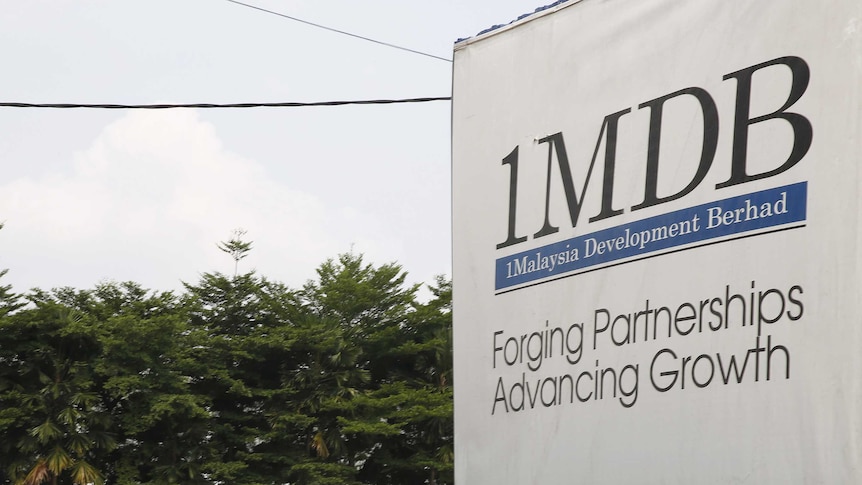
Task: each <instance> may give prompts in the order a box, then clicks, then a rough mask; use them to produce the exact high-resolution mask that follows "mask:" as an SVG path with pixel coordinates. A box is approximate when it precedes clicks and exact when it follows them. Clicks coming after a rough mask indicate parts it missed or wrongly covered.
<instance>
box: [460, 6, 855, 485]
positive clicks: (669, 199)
mask: <svg viewBox="0 0 862 485" xmlns="http://www.w3.org/2000/svg"><path fill="white" fill-rule="evenodd" d="M860 162H862V2H859V1H858V0H832V1H830V2H827V3H824V2H815V1H811V0H740V1H735V2H728V1H724V0H700V1H696V2H694V1H690V2H680V1H678V0H648V1H644V0H582V1H579V2H576V1H569V2H565V3H560V4H558V5H556V6H554V7H552V8H550V9H547V10H545V11H543V12H540V13H537V14H535V15H532V16H530V17H528V18H526V19H524V20H521V21H519V22H516V23H513V24H511V25H509V26H506V27H503V28H499V29H497V30H495V31H492V32H490V33H486V34H483V35H480V36H478V37H476V38H473V39H469V40H466V41H461V42H459V43H458V44H456V47H455V67H454V80H453V208H454V210H453V218H454V222H453V232H454V248H453V249H454V251H453V255H454V269H453V278H454V332H455V427H456V429H455V450H456V454H455V456H456V481H457V483H460V484H462V485H476V484H495V485H497V484H519V485H521V484H540V483H541V484H571V483H585V484H627V483H636V484H668V483H678V484H697V483H703V484H716V483H750V484H788V483H824V484H839V483H841V484H843V483H862V311H860V299H862V298H860V296H862V279H860V278H862V259H860V256H862V252H860V244H862V224H860V202H862V197H860V184H862V177H860V168H859V167H860Z"/></svg>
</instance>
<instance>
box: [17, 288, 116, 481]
mask: <svg viewBox="0 0 862 485" xmlns="http://www.w3.org/2000/svg"><path fill="white" fill-rule="evenodd" d="M31 302H32V303H33V304H34V308H31V309H27V310H24V311H20V312H17V313H15V314H13V315H11V316H8V317H6V318H3V319H2V320H0V349H2V350H0V363H2V365H0V382H2V385H0V433H2V435H3V438H4V439H3V440H2V444H0V455H2V457H0V463H2V464H3V465H4V469H5V470H6V474H7V477H8V479H10V480H12V481H13V482H14V483H16V484H21V485H37V484H42V483H50V484H54V485H56V484H59V483H74V484H81V485H83V484H91V483H92V484H101V483H103V481H104V479H103V477H104V474H103V473H102V472H101V471H100V470H99V469H98V465H99V464H100V463H102V462H103V460H104V458H105V456H106V454H107V453H108V452H110V451H111V450H112V449H113V448H114V446H115V441H114V439H113V437H112V436H111V434H110V433H109V430H110V429H111V424H112V422H111V416H110V414H109V413H108V412H107V411H106V408H105V405H104V403H103V402H102V401H101V399H100V397H99V395H98V393H97V392H96V390H95V389H94V387H95V382H94V376H93V364H94V359H95V357H96V356H97V355H98V354H99V349H98V347H99V343H98V339H97V337H96V335H95V332H94V330H93V328H92V327H91V326H90V325H89V324H88V322H87V321H86V317H85V315H82V314H81V313H79V312H77V311H75V310H74V309H73V308H70V307H69V306H67V305H64V304H63V303H61V302H59V301H57V300H56V298H54V296H53V295H47V294H43V293H37V294H36V295H35V297H34V298H32V299H31Z"/></svg>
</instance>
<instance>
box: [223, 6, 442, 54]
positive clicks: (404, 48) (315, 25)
mask: <svg viewBox="0 0 862 485" xmlns="http://www.w3.org/2000/svg"><path fill="white" fill-rule="evenodd" d="M226 1H228V2H230V3H235V4H237V5H242V6H244V7H248V8H253V9H255V10H260V11H261V12H266V13H269V14H272V15H277V16H279V17H283V18H286V19H289V20H293V21H295V22H300V23H303V24H306V25H310V26H312V27H317V28H318V29H323V30H328V31H330V32H335V33H337V34H342V35H347V36H350V37H354V38H357V39H361V40H365V41H368V42H373V43H375V44H380V45H383V46H386V47H392V48H393V49H400V50H402V51H407V52H411V53H413V54H419V55H422V56H426V57H433V58H434V59H439V60H441V61H446V62H452V59H447V58H445V57H440V56H435V55H434V54H429V53H427V52H422V51H417V50H415V49H409V48H407V47H402V46H400V45H395V44H390V43H388V42H383V41H380V40H375V39H372V38H369V37H363V36H361V35H357V34H351V33H350V32H345V31H343V30H338V29H334V28H332V27H327V26H325V25H320V24H316V23H314V22H309V21H307V20H302V19H300V18H296V17H291V16H290V15H286V14H283V13H279V12H275V11H272V10H267V9H265V8H261V7H257V6H255V5H250V4H248V3H242V2H239V1H237V0H226Z"/></svg>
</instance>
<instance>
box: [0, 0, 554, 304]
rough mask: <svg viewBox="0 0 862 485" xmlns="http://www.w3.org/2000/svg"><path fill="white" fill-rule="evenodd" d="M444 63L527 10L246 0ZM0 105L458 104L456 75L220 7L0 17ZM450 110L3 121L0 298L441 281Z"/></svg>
mask: <svg viewBox="0 0 862 485" xmlns="http://www.w3.org/2000/svg"><path fill="white" fill-rule="evenodd" d="M245 3H250V4H253V5H256V6H259V7H261V8H265V9H269V10H273V11H277V12H280V13H283V14H286V15H290V16H294V17H298V18H301V19H304V20H307V21H310V22H314V23H318V24H324V25H327V26H330V27H333V28H336V29H339V30H344V31H349V32H352V33H355V34H358V35H363V36H367V37H372V38H375V39H378V40H381V41H384V42H389V43H393V44H398V45H403V46H405V47H408V48H411V49H415V50H419V51H423V52H428V53H431V54H434V55H437V56H441V57H446V58H451V57H452V48H453V44H454V41H455V40H456V39H458V38H464V37H471V36H474V35H475V34H477V33H478V32H479V31H481V30H483V29H485V28H487V27H490V26H492V25H494V24H501V23H508V22H509V21H511V20H513V19H515V18H517V17H518V16H519V15H521V14H523V13H527V12H532V11H533V10H534V9H535V8H536V7H539V6H540V5H543V3H542V2H536V1H533V0H471V1H469V2H466V1H455V0H437V1H435V2H404V1H395V0H388V1H379V0H366V1H363V2H356V1H352V0H351V1H347V0H332V1H328V2H320V1H308V0H306V1H292V0H247V1H246V2H245ZM0 59H2V66H3V69H2V72H3V74H2V76H0V101H3V102H30V103H122V104H139V103H204V102H206V103H232V102H288V101H296V102H311V101H326V100H352V99H399V98H413V97H431V96H449V95H450V92H451V68H452V64H451V63H448V62H444V61H441V60H438V59H433V58H429V57H425V56H420V55H417V54H412V53H408V52H404V51H400V50H395V49H392V48H388V47H384V46H381V45H377V44H373V43H368V42H364V41H361V40H357V39H355V38H350V37H346V36H342V35H338V34H335V33H332V32H327V31H324V30H320V29H315V28H313V27H310V26H308V25H304V24H301V23H297V22H294V21H291V20H287V19H284V18H281V17H278V16H275V15H270V14H267V13H264V12H260V11H257V10H253V9H250V8H247V7H244V6H241V5H237V4H234V3H231V2H229V1H227V0H181V1H177V0H124V1H117V0H74V1H73V0H28V1H26V2H7V4H6V5H4V6H3V15H2V16H0ZM450 108H451V106H450V103H449V102H446V101H442V102H440V101H438V102H432V103H422V104H409V105H384V106H344V107H314V108H258V109H248V110H238V109H230V110H202V109H196V110H193V109H175V110H162V111H143V110H135V111H132V110H116V111H114V110H48V109H19V108H0V167H2V170H0V222H2V223H4V224H5V227H4V228H3V229H2V230H0V269H2V268H6V269H8V270H9V272H8V274H7V275H6V276H4V277H3V279H2V280H0V284H11V285H12V286H13V291H15V292H18V293H24V292H26V291H27V290H29V289H31V288H36V287H38V288H42V289H49V288H55V287H64V286H72V287H75V288H82V289H83V288H92V287H93V286H94V285H96V284H98V283H101V282H107V281H136V282H138V283H140V284H141V285H143V286H144V287H146V288H151V289H154V290H178V289H180V288H182V282H188V283H194V282H196V281H198V279H199V277H200V275H201V274H202V273H204V272H222V273H225V274H232V272H233V260H232V259H231V258H230V257H229V256H228V255H226V254H224V253H222V252H221V251H219V249H218V247H217V243H218V242H220V241H226V240H228V239H229V238H230V237H231V235H232V233H233V231H234V230H236V229H243V230H245V231H246V235H245V239H246V240H249V241H252V242H253V249H252V251H251V252H250V253H249V255H248V257H247V258H246V259H244V260H243V261H241V262H240V271H241V272H242V271H248V270H255V271H257V272H258V273H259V274H262V275H264V276H266V277H268V278H270V279H273V280H277V281H281V282H283V283H285V284H287V285H288V286H291V287H299V286H301V285H302V284H303V283H305V282H306V281H307V280H309V279H313V278H314V277H315V268H317V267H318V266H319V265H320V264H321V263H322V262H323V261H325V260H326V259H328V258H334V257H337V256H338V254H341V253H345V252H350V251H352V252H355V253H362V254H363V255H364V256H365V258H366V260H367V261H369V262H372V263H374V264H383V263H387V262H393V261H394V262H397V263H399V264H401V265H402V266H403V267H404V269H405V270H406V271H407V272H408V273H409V276H408V281H409V282H412V283H430V282H432V281H433V280H434V277H435V275H438V274H445V275H447V276H448V275H451V228H450V219H451V217H450V215H451V203H450V198H451V194H450V174H451V171H450V163H451V155H450Z"/></svg>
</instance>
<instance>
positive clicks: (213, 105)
mask: <svg viewBox="0 0 862 485" xmlns="http://www.w3.org/2000/svg"><path fill="white" fill-rule="evenodd" d="M451 100H452V97H451V96H440V97H433V98H407V99H360V100H352V101H313V102H310V103H297V102H284V103H180V104H173V103H164V104H84V103H14V102H0V108H56V109H74V108H87V109H173V108H305V107H311V106H345V105H362V104H406V103H428V102H431V101H451Z"/></svg>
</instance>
